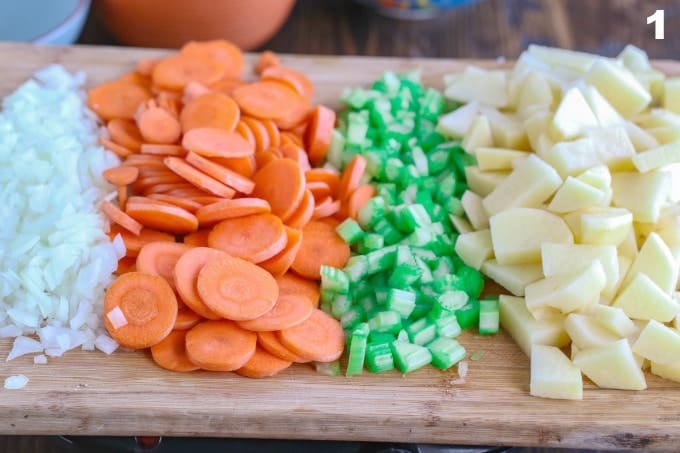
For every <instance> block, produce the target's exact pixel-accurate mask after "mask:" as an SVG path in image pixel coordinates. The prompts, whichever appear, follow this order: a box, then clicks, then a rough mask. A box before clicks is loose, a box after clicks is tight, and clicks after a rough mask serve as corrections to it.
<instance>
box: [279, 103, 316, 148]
mask: <svg viewBox="0 0 680 453" xmlns="http://www.w3.org/2000/svg"><path fill="white" fill-rule="evenodd" d="M310 109H311V107H310V105H309V104H294V105H293V106H291V109H290V111H289V112H288V115H285V116H282V117H278V118H274V123H276V126H278V128H279V129H281V130H285V131H290V132H292V133H293V134H295V135H297V136H298V137H300V141H302V137H303V136H304V135H305V129H306V128H307V122H308V121H309V113H310V111H311V110H310Z"/></svg>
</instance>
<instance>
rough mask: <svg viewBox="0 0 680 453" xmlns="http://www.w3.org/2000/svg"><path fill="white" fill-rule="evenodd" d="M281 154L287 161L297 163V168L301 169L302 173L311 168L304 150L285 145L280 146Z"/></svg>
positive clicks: (288, 144)
mask: <svg viewBox="0 0 680 453" xmlns="http://www.w3.org/2000/svg"><path fill="white" fill-rule="evenodd" d="M281 153H282V154H283V157H287V158H288V159H291V160H294V161H295V162H297V164H298V166H299V167H300V168H301V169H302V171H307V170H310V169H311V168H312V167H311V166H310V165H309V158H308V157H307V153H306V152H305V150H304V149H302V148H300V147H299V146H296V145H292V144H290V143H286V144H285V145H282V146H281Z"/></svg>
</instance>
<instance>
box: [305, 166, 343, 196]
mask: <svg viewBox="0 0 680 453" xmlns="http://www.w3.org/2000/svg"><path fill="white" fill-rule="evenodd" d="M305 180H306V181H307V183H311V182H324V183H326V184H327V185H328V187H329V188H330V189H331V196H332V197H334V198H335V197H337V194H338V190H339V189H340V175H339V174H338V172H336V171H333V170H329V169H327V168H312V169H311V170H307V171H306V172H305Z"/></svg>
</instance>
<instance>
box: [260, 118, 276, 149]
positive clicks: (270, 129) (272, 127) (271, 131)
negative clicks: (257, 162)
mask: <svg viewBox="0 0 680 453" xmlns="http://www.w3.org/2000/svg"><path fill="white" fill-rule="evenodd" d="M260 123H262V125H263V126H264V128H265V129H266V130H267V135H269V143H270V145H269V146H270V147H272V148H279V147H280V146H281V132H280V131H279V128H278V127H277V126H276V123H274V122H273V121H272V120H260Z"/></svg>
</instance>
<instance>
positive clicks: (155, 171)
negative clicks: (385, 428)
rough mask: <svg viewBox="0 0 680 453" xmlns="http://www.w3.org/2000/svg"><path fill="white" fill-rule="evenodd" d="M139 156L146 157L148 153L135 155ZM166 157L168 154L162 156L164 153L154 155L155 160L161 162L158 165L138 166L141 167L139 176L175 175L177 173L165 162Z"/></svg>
mask: <svg viewBox="0 0 680 453" xmlns="http://www.w3.org/2000/svg"><path fill="white" fill-rule="evenodd" d="M163 146H168V145H163ZM139 156H142V157H146V156H148V155H147V154H138V155H135V156H134V157H139ZM165 157H166V156H162V155H153V156H152V158H153V159H154V161H157V162H159V163H160V164H161V165H159V166H157V167H156V166H144V165H141V166H139V167H137V168H138V169H139V177H140V178H150V177H153V176H167V175H174V174H175V173H173V172H172V171H171V170H170V169H169V168H168V167H166V166H165V164H164V163H163V159H165ZM124 163H126V162H124ZM175 176H177V175H175Z"/></svg>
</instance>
